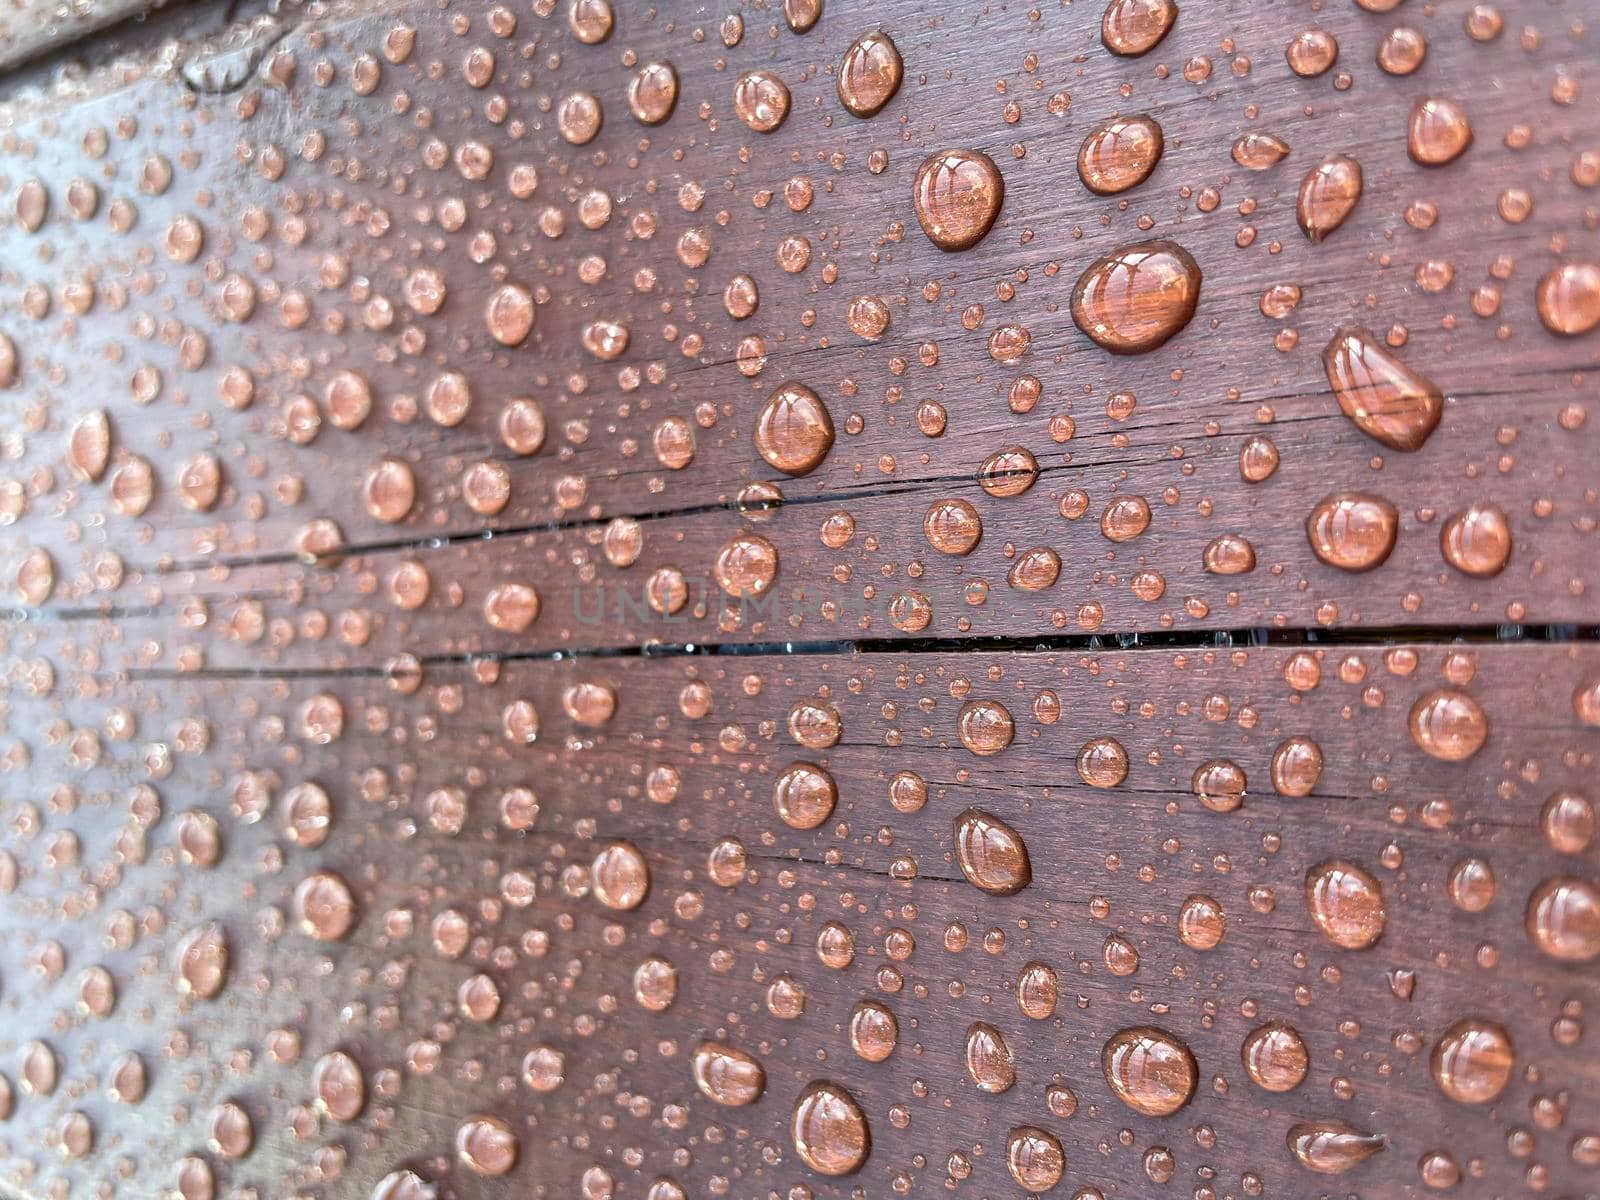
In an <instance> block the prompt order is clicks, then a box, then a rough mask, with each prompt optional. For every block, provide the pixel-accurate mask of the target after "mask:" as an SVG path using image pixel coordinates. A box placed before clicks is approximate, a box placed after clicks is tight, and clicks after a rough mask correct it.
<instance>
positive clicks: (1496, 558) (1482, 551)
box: [1439, 504, 1511, 579]
mask: <svg viewBox="0 0 1600 1200" xmlns="http://www.w3.org/2000/svg"><path fill="white" fill-rule="evenodd" d="M1439 551H1440V553H1442V554H1443V555H1444V560H1445V562H1447V563H1449V564H1450V565H1451V566H1452V567H1454V568H1455V569H1456V570H1458V571H1460V572H1461V573H1462V574H1463V575H1471V576H1474V577H1475V578H1478V579H1488V578H1490V577H1492V576H1495V575H1498V574H1500V572H1501V571H1503V570H1504V569H1505V565H1506V562H1507V561H1508V560H1509V559H1510V558H1511V523H1510V522H1509V521H1507V520H1506V514H1505V512H1504V511H1502V510H1501V509H1500V508H1498V507H1497V506H1495V505H1493V504H1474V505H1471V506H1470V507H1468V508H1464V509H1462V510H1461V511H1460V512H1458V513H1454V514H1452V515H1451V517H1450V518H1449V519H1448V520H1447V521H1445V523H1444V525H1443V526H1441V527H1440V529H1439Z"/></svg>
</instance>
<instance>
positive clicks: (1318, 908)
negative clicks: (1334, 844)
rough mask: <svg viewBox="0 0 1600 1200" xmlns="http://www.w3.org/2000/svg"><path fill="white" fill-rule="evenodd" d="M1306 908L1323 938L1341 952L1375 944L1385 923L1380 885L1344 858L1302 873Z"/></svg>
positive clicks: (1368, 874)
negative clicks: (1304, 880) (1337, 947)
mask: <svg viewBox="0 0 1600 1200" xmlns="http://www.w3.org/2000/svg"><path fill="white" fill-rule="evenodd" d="M1306 909H1307V910H1308V911H1309V912H1310V913H1311V919H1312V920H1313V921H1315V922H1316V925H1317V928H1318V929H1320V930H1322V933H1323V935H1324V936H1325V937H1326V938H1327V939H1328V940H1329V941H1330V942H1332V943H1333V944H1334V945H1335V946H1339V947H1341V948H1342V949H1345V950H1366V949H1369V948H1370V947H1372V946H1375V945H1377V944H1378V939H1379V938H1381V937H1382V936H1383V927H1384V924H1385V922H1386V921H1387V920H1388V912H1387V910H1386V909H1385V908H1384V901H1383V885H1382V884H1380V883H1379V882H1378V881H1377V879H1375V878H1374V877H1373V876H1372V875H1371V874H1370V873H1369V872H1367V871H1366V870H1364V869H1362V868H1361V867H1358V866H1356V864H1355V863H1353V862H1348V861H1346V860H1344V859H1331V860H1329V861H1328V862H1324V863H1319V864H1318V865H1317V866H1314V867H1312V868H1311V870H1309V871H1307V872H1306Z"/></svg>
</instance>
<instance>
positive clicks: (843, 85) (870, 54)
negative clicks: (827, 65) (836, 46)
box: [839, 30, 905, 117]
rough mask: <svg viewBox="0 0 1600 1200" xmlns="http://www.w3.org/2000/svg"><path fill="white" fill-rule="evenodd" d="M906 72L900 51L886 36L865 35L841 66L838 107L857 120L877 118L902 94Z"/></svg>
mask: <svg viewBox="0 0 1600 1200" xmlns="http://www.w3.org/2000/svg"><path fill="white" fill-rule="evenodd" d="M904 71H905V68H904V66H903V65H902V63H901V61H900V51H899V50H898V49H897V48H896V47H895V44H894V40H893V39H892V38H890V36H889V35H888V34H887V33H882V32H880V31H878V30H873V31H871V32H869V33H864V34H862V35H861V36H860V37H858V38H857V39H856V40H855V41H854V42H852V43H851V44H850V48H849V49H848V50H846V51H845V52H844V58H843V59H841V60H840V62H839V103H841V104H843V105H844V106H845V108H846V109H847V110H849V111H850V112H852V113H854V114H855V115H856V116H858V117H872V116H876V115H877V114H878V113H879V112H881V111H883V106H884V105H886V104H888V103H889V101H890V100H892V99H894V94H895V93H896V92H897V91H899V90H900V80H901V77H902V75H903V74H904Z"/></svg>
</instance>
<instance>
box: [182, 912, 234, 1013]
mask: <svg viewBox="0 0 1600 1200" xmlns="http://www.w3.org/2000/svg"><path fill="white" fill-rule="evenodd" d="M227 975H228V941H227V937H226V936H225V935H224V934H223V932H222V927H221V926H220V925H217V924H216V923H215V922H213V923H210V924H207V925H202V926H200V927H199V928H198V929H195V930H193V931H192V932H190V933H189V934H188V935H187V936H186V937H185V938H184V939H183V940H182V941H181V942H179V943H178V979H177V984H178V991H179V992H181V993H183V994H184V995H186V996H198V997H199V998H200V999H202V1000H209V999H210V998H211V997H213V996H215V995H216V994H217V993H218V992H219V991H220V990H221V989H222V984H223V981H224V980H225V979H226V978H227Z"/></svg>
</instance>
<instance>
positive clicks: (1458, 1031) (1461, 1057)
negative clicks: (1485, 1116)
mask: <svg viewBox="0 0 1600 1200" xmlns="http://www.w3.org/2000/svg"><path fill="white" fill-rule="evenodd" d="M1429 1065H1430V1067H1431V1069H1432V1071H1433V1081H1434V1082H1435V1083H1437V1084H1438V1085H1439V1090H1440V1091H1441V1092H1443V1093H1444V1094H1445V1095H1446V1096H1448V1097H1450V1099H1452V1100H1454V1101H1456V1102H1458V1103H1460V1104H1487V1103H1488V1102H1489V1101H1491V1100H1493V1099H1494V1098H1495V1097H1496V1096H1498V1095H1499V1094H1500V1093H1501V1092H1503V1091H1505V1088H1506V1085H1507V1084H1508V1083H1510V1082H1511V1075H1512V1071H1513V1070H1514V1069H1515V1067H1516V1056H1515V1054H1514V1053H1513V1051H1512V1049H1511V1035H1510V1034H1508V1033H1507V1032H1506V1031H1505V1029H1504V1028H1503V1027H1502V1026H1499V1025H1496V1024H1495V1023H1494V1022H1493V1021H1485V1020H1482V1019H1480V1018H1477V1017H1468V1018H1466V1019H1465V1020H1461V1021H1457V1022H1456V1023H1455V1024H1454V1025H1452V1026H1450V1028H1449V1029H1447V1030H1445V1031H1444V1033H1443V1034H1442V1035H1441V1036H1440V1038H1439V1040H1438V1042H1437V1043H1435V1045H1434V1047H1433V1056H1432V1058H1431V1059H1430V1060H1429Z"/></svg>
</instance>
